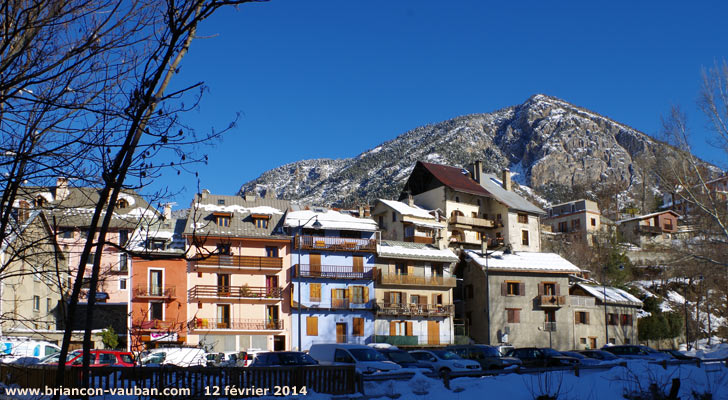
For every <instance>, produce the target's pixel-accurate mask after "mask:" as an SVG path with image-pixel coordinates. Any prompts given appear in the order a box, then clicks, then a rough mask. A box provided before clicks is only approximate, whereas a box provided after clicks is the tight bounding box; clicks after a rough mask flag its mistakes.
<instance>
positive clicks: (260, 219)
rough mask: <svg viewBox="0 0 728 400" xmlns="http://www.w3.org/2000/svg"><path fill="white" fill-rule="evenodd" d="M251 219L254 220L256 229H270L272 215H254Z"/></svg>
mask: <svg viewBox="0 0 728 400" xmlns="http://www.w3.org/2000/svg"><path fill="white" fill-rule="evenodd" d="M250 217H251V218H253V223H254V224H255V227H256V228H261V229H268V221H269V220H270V215H267V214H252V215H251V216H250Z"/></svg>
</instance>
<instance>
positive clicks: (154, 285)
mask: <svg viewBox="0 0 728 400" xmlns="http://www.w3.org/2000/svg"><path fill="white" fill-rule="evenodd" d="M149 294H150V295H151V296H161V295H162V270H159V269H150V270H149Z"/></svg>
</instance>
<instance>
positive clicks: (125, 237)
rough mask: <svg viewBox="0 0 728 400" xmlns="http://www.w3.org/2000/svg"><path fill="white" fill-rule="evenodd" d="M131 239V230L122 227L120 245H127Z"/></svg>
mask: <svg viewBox="0 0 728 400" xmlns="http://www.w3.org/2000/svg"><path fill="white" fill-rule="evenodd" d="M128 240H129V231H127V230H126V229H122V230H120V231H119V246H124V245H126V242H127V241H128Z"/></svg>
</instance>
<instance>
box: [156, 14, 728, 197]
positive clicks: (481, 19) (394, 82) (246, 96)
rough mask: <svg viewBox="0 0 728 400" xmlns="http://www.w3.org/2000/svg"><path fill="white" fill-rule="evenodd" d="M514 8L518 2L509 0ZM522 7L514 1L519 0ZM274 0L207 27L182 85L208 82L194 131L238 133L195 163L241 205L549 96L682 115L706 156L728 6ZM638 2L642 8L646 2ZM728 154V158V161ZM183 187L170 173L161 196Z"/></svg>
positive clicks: (655, 130) (213, 186)
mask: <svg viewBox="0 0 728 400" xmlns="http://www.w3.org/2000/svg"><path fill="white" fill-rule="evenodd" d="M510 3H514V4H510ZM516 3H517V4H516ZM593 3H595V2H576V1H574V2H568V1H566V2H558V3H553V2H543V1H538V2H536V1H533V2H531V1H521V2H489V1H476V0H474V1H404V0H400V1H391V0H390V1H374V0H369V1H355V0H346V1H341V0H339V1H334V0H330V1H329V0H327V1H324V0H321V1H316V0H311V1H309V0H306V1H303V0H273V1H270V2H268V3H257V4H246V5H243V6H241V7H240V8H239V9H238V10H237V11H236V10H235V9H233V8H229V9H225V10H222V11H221V12H219V13H218V14H217V15H215V16H213V17H212V18H211V19H210V20H208V21H206V23H205V24H204V25H203V26H202V27H201V32H200V35H201V36H205V37H206V38H203V39H198V40H197V41H195V42H194V43H193V46H192V49H191V51H190V53H189V54H188V56H187V57H186V58H185V60H184V62H183V64H182V69H181V72H180V73H179V75H178V76H177V79H178V80H177V81H176V82H175V83H176V85H182V84H185V83H191V82H197V81H204V82H205V84H206V85H207V87H208V91H207V92H206V93H205V96H204V98H203V99H202V102H201V104H200V106H199V109H198V110H194V111H192V112H189V113H187V114H185V115H184V116H183V119H184V121H185V122H186V123H187V124H189V125H191V126H193V127H194V128H195V129H197V130H200V131H204V130H207V129H210V128H212V127H216V128H218V129H219V128H221V127H225V126H226V125H227V124H228V123H229V122H230V121H231V120H232V119H233V118H234V116H235V114H236V112H240V113H241V116H240V120H239V121H238V124H237V127H236V128H235V129H233V130H232V131H230V132H229V133H228V134H227V135H226V136H225V138H224V139H223V140H222V141H220V142H218V143H216V144H215V145H213V146H212V147H210V148H206V149H203V150H204V151H206V152H207V153H208V154H209V155H210V162H209V164H208V165H206V166H203V165H200V166H197V167H195V169H194V170H195V171H197V172H198V173H199V176H200V181H201V182H200V186H201V187H202V188H207V189H209V190H211V191H212V192H213V193H218V194H235V193H236V192H237V190H238V189H239V187H240V185H241V184H243V183H244V182H247V181H249V180H251V179H254V178H256V177H257V176H258V175H260V174H261V173H262V172H264V171H266V170H268V169H271V168H274V167H276V166H279V165H283V164H285V163H289V162H293V161H297V160H302V159H310V158H344V157H351V156H354V155H357V154H359V153H360V152H362V151H365V150H367V149H370V148H373V147H375V146H376V145H378V144H379V143H381V142H384V141H386V140H389V139H392V138H394V137H396V136H398V135H399V134H402V133H404V132H406V131H408V130H410V129H413V128H415V127H417V126H420V125H424V124H427V123H431V122H439V121H442V120H446V119H449V118H452V117H456V116H458V115H463V114H470V113H481V112H490V111H494V110H496V109H499V108H502V107H506V106H510V105H515V104H519V103H522V102H523V101H524V100H526V99H527V98H528V97H529V96H531V95H533V94H536V93H544V94H548V95H552V96H556V97H560V98H562V99H564V100H566V101H569V102H572V103H574V104H576V105H579V106H582V107H585V108H588V109H591V110H593V111H596V112H598V113H600V114H602V115H605V116H608V117H610V118H612V119H614V120H617V121H619V122H622V123H625V124H628V125H630V126H632V127H634V128H635V129H638V130H640V131H642V132H645V133H647V134H649V135H653V136H654V135H657V134H659V131H660V127H661V123H660V116H661V115H665V114H666V113H667V112H668V110H669V108H670V106H671V105H673V104H680V105H682V106H683V107H684V109H685V111H687V112H688V116H689V119H690V121H691V122H692V126H693V128H694V129H695V130H696V134H697V135H696V142H695V143H696V145H698V152H699V154H700V155H701V156H703V157H704V158H706V159H709V160H711V161H713V162H718V163H722V164H723V166H724V167H725V164H726V163H727V160H725V155H724V154H723V155H720V154H718V153H717V152H716V151H714V150H712V149H711V148H709V147H708V146H706V145H705V144H704V142H705V137H706V136H705V132H706V125H705V123H704V122H703V120H702V119H700V115H699V113H698V112H697V110H696V107H695V100H696V98H697V95H698V91H699V89H700V71H701V68H703V67H708V66H711V65H713V64H714V63H715V62H716V61H719V60H721V59H723V58H728V40H726V39H727V38H728V24H726V23H725V22H724V18H725V15H728V5H727V4H726V2H699V3H698V2H691V3H690V4H689V3H688V2H677V1H675V2H671V1H667V2H665V1H663V2H627V1H613V2H608V3H607V2H605V3H604V4H599V5H597V4H593ZM633 3H637V4H633ZM721 157H722V158H721ZM163 187H168V188H169V189H170V190H171V191H175V192H176V191H179V190H182V191H181V192H180V193H179V194H178V195H177V196H176V198H175V200H176V201H177V203H178V207H186V206H187V205H188V204H189V202H190V201H191V199H192V196H193V194H194V193H195V192H196V191H197V182H196V180H195V178H194V176H191V175H185V174H182V175H180V176H176V175H175V174H173V173H171V172H170V173H169V174H168V175H165V176H164V177H163V179H159V180H157V181H156V182H155V183H154V185H153V187H152V189H159V188H163Z"/></svg>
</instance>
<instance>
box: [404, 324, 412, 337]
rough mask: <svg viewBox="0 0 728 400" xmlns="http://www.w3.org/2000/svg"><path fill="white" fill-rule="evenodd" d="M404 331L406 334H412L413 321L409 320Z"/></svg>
mask: <svg viewBox="0 0 728 400" xmlns="http://www.w3.org/2000/svg"><path fill="white" fill-rule="evenodd" d="M404 332H405V333H404V334H405V336H412V321H407V323H406V326H405V330H404Z"/></svg>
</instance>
